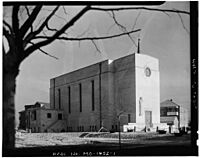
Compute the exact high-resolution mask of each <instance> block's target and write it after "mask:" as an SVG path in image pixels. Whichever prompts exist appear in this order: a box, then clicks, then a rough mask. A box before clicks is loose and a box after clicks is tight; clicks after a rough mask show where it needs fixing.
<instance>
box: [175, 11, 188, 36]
mask: <svg viewBox="0 0 200 158" xmlns="http://www.w3.org/2000/svg"><path fill="white" fill-rule="evenodd" d="M177 14H178V16H179V18H180V19H181V23H182V25H183V28H184V29H185V31H186V32H187V33H188V34H190V32H189V31H188V29H187V28H186V27H185V24H184V22H183V19H182V16H181V15H180V13H177Z"/></svg>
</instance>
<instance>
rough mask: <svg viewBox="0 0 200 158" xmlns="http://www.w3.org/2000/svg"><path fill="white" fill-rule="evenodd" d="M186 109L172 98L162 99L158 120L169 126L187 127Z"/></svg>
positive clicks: (176, 127)
mask: <svg viewBox="0 0 200 158" xmlns="http://www.w3.org/2000/svg"><path fill="white" fill-rule="evenodd" d="M187 116H188V111H187V110H186V109H185V108H183V107H181V106H180V105H178V104H176V103H175V102H173V100H172V99H170V100H166V101H163V102H162V103H161V104H160V122H161V123H167V125H168V126H169V127H170V128H175V129H178V128H181V127H187V126H188V123H189V120H188V117H187Z"/></svg>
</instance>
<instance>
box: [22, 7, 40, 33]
mask: <svg viewBox="0 0 200 158" xmlns="http://www.w3.org/2000/svg"><path fill="white" fill-rule="evenodd" d="M41 8H42V5H37V6H36V7H35V8H34V9H33V11H32V13H31V15H30V16H29V18H28V19H27V20H26V21H25V23H24V24H23V25H22V26H21V28H20V34H21V37H24V35H25V34H26V32H27V31H28V30H29V28H30V27H31V26H32V24H33V22H34V21H35V19H36V17H37V15H38V14H39V12H40V10H41Z"/></svg>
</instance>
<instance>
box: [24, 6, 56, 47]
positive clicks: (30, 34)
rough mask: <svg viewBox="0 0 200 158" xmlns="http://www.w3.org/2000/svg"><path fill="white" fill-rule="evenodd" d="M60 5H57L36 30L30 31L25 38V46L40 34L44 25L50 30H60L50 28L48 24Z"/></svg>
mask: <svg viewBox="0 0 200 158" xmlns="http://www.w3.org/2000/svg"><path fill="white" fill-rule="evenodd" d="M58 8H59V6H57V7H56V8H55V9H54V10H53V11H52V12H51V13H50V14H49V16H48V17H47V18H46V19H45V21H44V22H43V23H42V24H41V25H40V27H39V28H38V29H37V30H36V31H34V32H30V33H29V34H28V35H27V36H26V37H25V39H24V44H23V45H24V46H25V45H26V44H27V43H29V41H31V40H32V39H33V38H34V37H35V36H36V35H37V34H39V33H40V32H41V31H42V30H43V29H44V27H45V26H46V27H47V29H48V30H51V31H58V30H56V29H55V30H53V29H50V28H49V26H48V22H49V20H50V19H51V18H52V16H53V15H54V14H55V12H56V11H57V10H58Z"/></svg>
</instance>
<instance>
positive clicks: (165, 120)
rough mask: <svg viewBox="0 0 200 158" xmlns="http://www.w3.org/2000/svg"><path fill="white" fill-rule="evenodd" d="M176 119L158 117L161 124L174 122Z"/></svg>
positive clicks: (174, 117) (173, 117)
mask: <svg viewBox="0 0 200 158" xmlns="http://www.w3.org/2000/svg"><path fill="white" fill-rule="evenodd" d="M176 119H177V117H176V116H168V117H163V116H162V117H160V122H161V123H170V122H174V121H175V120H176Z"/></svg>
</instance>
